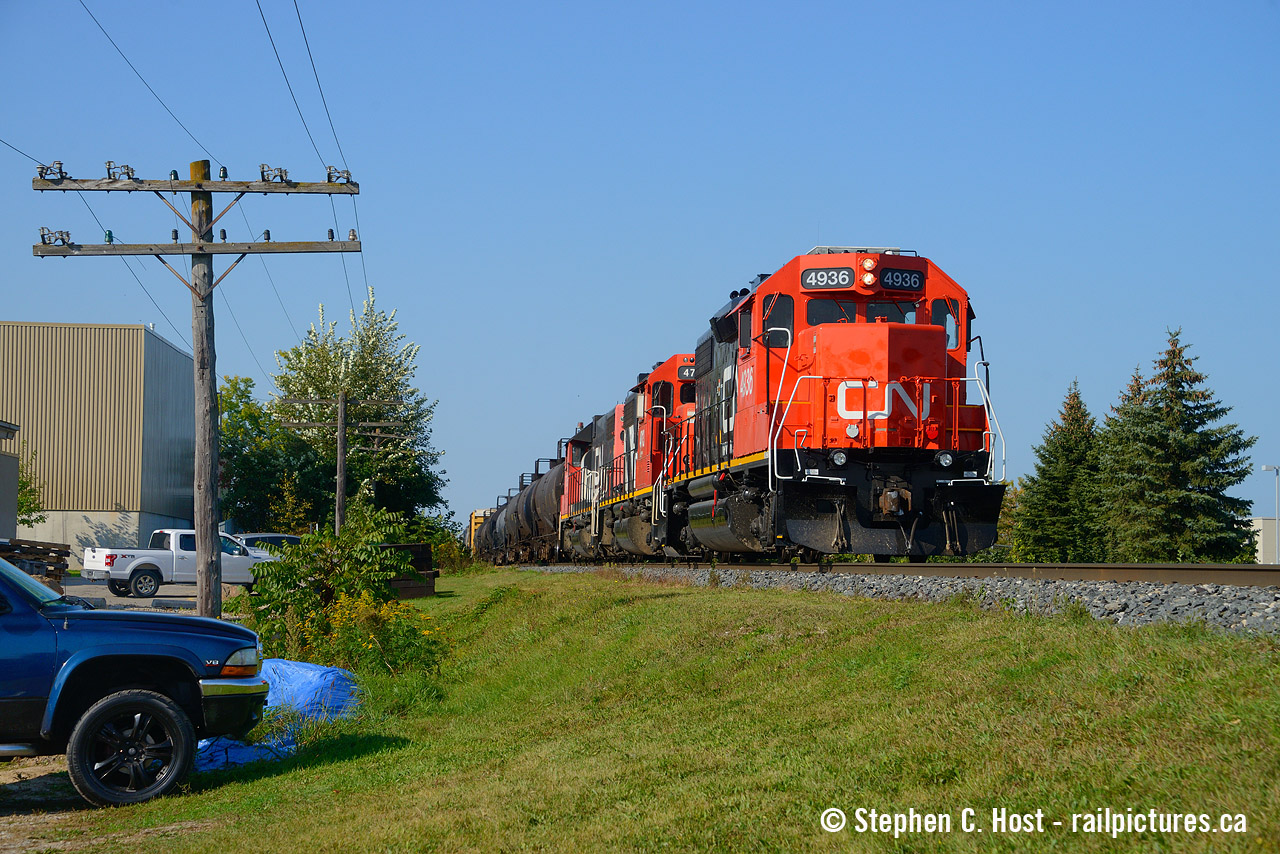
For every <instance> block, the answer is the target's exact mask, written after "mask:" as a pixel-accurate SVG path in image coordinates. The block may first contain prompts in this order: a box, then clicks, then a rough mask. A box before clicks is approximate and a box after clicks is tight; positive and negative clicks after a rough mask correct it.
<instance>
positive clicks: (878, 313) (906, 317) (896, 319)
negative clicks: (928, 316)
mask: <svg viewBox="0 0 1280 854" xmlns="http://www.w3.org/2000/svg"><path fill="white" fill-rule="evenodd" d="M882 317H883V318H884V319H885V320H886V321H887V322H889V323H915V322H916V304H915V303H914V302H909V301H905V300H894V301H893V302H869V303H867V322H868V323H875V322H876V321H877V320H879V319H880V318H882Z"/></svg>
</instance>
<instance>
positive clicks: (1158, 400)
mask: <svg viewBox="0 0 1280 854" xmlns="http://www.w3.org/2000/svg"><path fill="white" fill-rule="evenodd" d="M1181 334H1182V330H1181V329H1178V330H1174V331H1171V332H1170V333H1169V346H1168V348H1167V349H1166V350H1165V352H1164V353H1163V354H1162V355H1161V356H1160V358H1159V359H1157V360H1156V362H1155V366H1154V368H1155V372H1154V374H1153V375H1152V377H1151V379H1150V381H1149V382H1144V381H1143V379H1142V377H1141V375H1140V374H1138V373H1135V374H1134V377H1133V380H1132V381H1131V382H1130V384H1129V388H1128V389H1127V390H1126V391H1125V394H1124V395H1123V397H1122V398H1121V400H1120V402H1119V404H1118V405H1117V406H1116V407H1114V408H1113V409H1112V413H1111V415H1110V416H1109V417H1108V419H1107V424H1106V428H1105V430H1104V435H1103V438H1102V442H1101V455H1100V461H1101V469H1102V472H1103V483H1102V493H1103V504H1104V507H1105V513H1106V520H1107V529H1108V544H1109V557H1110V558H1111V559H1112V560H1115V561H1120V562H1134V563H1148V562H1159V561H1186V562H1200V563H1204V562H1218V561H1235V560H1241V559H1244V558H1246V556H1247V550H1248V544H1249V531H1248V523H1247V522H1246V521H1245V517H1246V516H1247V515H1248V513H1249V510H1250V508H1251V506H1252V502H1249V501H1246V500H1244V499H1240V498H1233V497H1231V496H1229V495H1227V490H1229V489H1231V488H1232V487H1234V486H1237V485H1239V484H1240V483H1241V482H1242V481H1243V480H1244V478H1245V477H1246V476H1247V475H1248V474H1249V472H1250V463H1249V457H1248V454H1247V451H1248V450H1249V448H1251V447H1252V446H1253V444H1254V442H1256V441H1257V440H1256V439H1255V438H1254V437H1251V436H1246V435H1245V434H1244V432H1243V431H1242V430H1241V429H1240V428H1239V427H1238V426H1237V425H1235V424H1221V425H1220V424H1218V422H1220V421H1221V420H1222V419H1223V418H1224V417H1225V416H1226V415H1227V413H1229V412H1230V411H1231V408H1230V407H1228V406H1224V405H1223V404H1222V403H1221V402H1220V401H1218V400H1217V399H1216V398H1215V397H1214V394H1213V391H1212V390H1210V389H1209V388H1207V387H1206V386H1205V383H1206V381H1207V379H1208V378H1207V377H1206V376H1205V375H1204V374H1202V373H1200V372H1199V371H1197V370H1195V368H1194V366H1193V363H1194V362H1195V358H1193V357H1190V356H1188V355H1187V352H1186V351H1187V347H1186V345H1184V344H1183V343H1182V341H1181V340H1180V336H1181ZM1215 425H1217V426H1215Z"/></svg>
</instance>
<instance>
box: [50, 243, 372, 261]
mask: <svg viewBox="0 0 1280 854" xmlns="http://www.w3.org/2000/svg"><path fill="white" fill-rule="evenodd" d="M359 251H361V249H360V241H359V240H309V241H295V242H292V243H290V242H283V241H282V242H276V241H272V242H270V243H268V242H265V241H263V242H260V243H88V244H84V243H69V244H67V245H66V246H63V245H60V244H54V243H37V244H35V245H34V246H32V247H31V254H32V255H34V256H36V257H37V258H70V257H73V256H86V255H282V254H292V253H295V252H359Z"/></svg>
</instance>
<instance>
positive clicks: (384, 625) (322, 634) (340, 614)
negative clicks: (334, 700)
mask: <svg viewBox="0 0 1280 854" xmlns="http://www.w3.org/2000/svg"><path fill="white" fill-rule="evenodd" d="M324 616H325V619H324V620H320V621H315V622H313V623H311V625H310V626H309V627H308V630H307V632H306V640H307V648H308V651H309V652H310V653H311V654H312V655H313V656H315V657H318V658H319V659H321V660H322V661H324V662H326V663H328V664H333V665H337V666H339V667H346V668H347V669H349V670H354V671H356V672H358V673H370V672H372V673H391V674H396V673H404V672H406V671H408V670H418V671H422V672H425V673H437V672H439V670H440V662H441V661H442V660H443V659H444V657H445V655H446V654H447V653H448V651H449V644H448V642H447V641H446V640H445V638H444V634H443V633H442V632H441V631H440V630H439V629H437V628H436V627H435V626H434V624H432V622H431V618H430V617H428V616H427V615H426V614H424V613H422V612H421V611H419V610H418V609H417V608H415V607H413V606H412V605H407V604H405V603H404V602H398V601H391V602H387V601H381V600H379V599H377V598H375V597H374V596H373V595H372V594H371V593H369V592H368V591H365V592H363V593H361V594H359V595H358V596H348V595H347V594H345V593H339V594H338V598H337V600H336V601H335V602H334V603H333V604H332V605H330V606H329V608H328V609H327V610H326V611H325V615H324Z"/></svg>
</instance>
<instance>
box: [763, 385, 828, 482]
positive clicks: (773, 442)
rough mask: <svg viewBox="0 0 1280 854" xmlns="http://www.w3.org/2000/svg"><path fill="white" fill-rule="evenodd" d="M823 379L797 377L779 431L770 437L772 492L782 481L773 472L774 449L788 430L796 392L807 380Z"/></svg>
mask: <svg viewBox="0 0 1280 854" xmlns="http://www.w3.org/2000/svg"><path fill="white" fill-rule="evenodd" d="M821 379H826V377H823V376H820V375H819V374H805V375H804V376H801V377H796V382H795V385H793V386H792V387H791V397H789V398H787V408H786V409H785V410H784V411H783V413H782V418H780V419H779V420H778V430H777V432H775V433H773V434H771V435H770V437H769V461H770V465H769V489H770V490H772V489H773V484H774V481H776V480H779V479H780V478H779V477H778V476H777V474H776V473H775V472H774V471H773V465H772V463H773V453H774V449H775V448H777V446H778V437H779V436H781V435H782V431H783V430H784V429H786V425H787V416H788V415H790V414H791V404H793V403H795V399H796V392H797V391H799V390H800V383H802V382H804V381H805V380H821ZM789 479H790V480H794V479H795V478H789Z"/></svg>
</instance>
